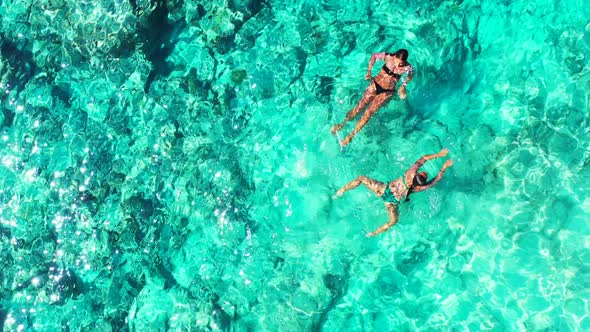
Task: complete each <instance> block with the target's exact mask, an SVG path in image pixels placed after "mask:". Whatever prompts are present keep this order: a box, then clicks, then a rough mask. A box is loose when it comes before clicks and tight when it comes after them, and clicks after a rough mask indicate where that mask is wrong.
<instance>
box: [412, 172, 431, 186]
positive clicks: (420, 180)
mask: <svg viewBox="0 0 590 332" xmlns="http://www.w3.org/2000/svg"><path fill="white" fill-rule="evenodd" d="M426 180H428V174H426V173H425V172H420V173H418V174H416V176H414V180H413V181H412V186H416V185H418V186H423V185H425V184H426Z"/></svg>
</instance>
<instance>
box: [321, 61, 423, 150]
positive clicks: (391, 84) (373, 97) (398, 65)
mask: <svg viewBox="0 0 590 332" xmlns="http://www.w3.org/2000/svg"><path fill="white" fill-rule="evenodd" d="M377 60H383V61H384V62H385V66H387V68H389V70H390V71H392V72H394V73H396V74H399V75H403V74H406V73H407V74H408V75H407V76H406V79H405V80H404V82H403V83H402V84H401V87H400V89H399V91H398V95H399V97H400V98H401V99H406V97H407V95H406V85H407V84H408V82H410V81H411V80H412V77H413V76H414V68H413V67H412V65H411V64H410V63H409V62H407V61H404V60H402V59H400V58H398V57H397V56H395V55H393V54H391V53H373V55H371V59H370V60H369V69H368V70H367V74H366V75H365V80H371V83H370V84H369V86H368V87H367V89H366V90H365V92H364V94H363V97H362V98H361V100H360V101H359V102H358V104H357V105H356V106H355V107H354V108H353V109H352V110H351V111H350V112H348V113H347V114H346V117H345V118H344V121H342V122H341V123H337V124H335V125H334V126H333V127H332V130H331V131H332V134H336V133H337V132H338V131H340V130H342V127H344V125H345V124H346V122H347V121H349V120H352V119H354V118H355V117H356V116H357V115H358V114H359V113H360V111H362V110H363V109H364V108H365V107H366V106H367V105H369V106H368V107H367V109H366V110H365V113H364V114H363V116H362V117H361V119H360V120H359V121H358V122H357V123H356V126H355V127H354V129H353V130H352V132H351V133H350V134H349V135H348V136H346V138H344V139H343V140H342V142H340V145H342V146H346V145H347V144H348V143H350V141H351V140H352V138H353V137H354V135H356V134H357V133H358V132H359V131H360V130H361V129H362V128H363V127H364V126H365V125H366V124H367V122H369V119H370V118H371V117H372V116H373V114H375V113H376V112H377V110H379V108H381V106H383V105H385V104H386V103H387V102H388V101H389V99H391V97H392V96H393V95H394V93H395V86H396V85H397V82H398V80H399V78H398V77H396V76H393V75H390V74H388V73H387V72H386V71H385V70H384V69H383V68H381V70H379V73H377V75H376V76H375V77H372V70H373V65H374V64H375V61H377ZM375 83H377V84H379V85H380V86H381V87H382V88H383V89H386V90H390V91H388V92H382V93H380V94H377V88H376V86H375Z"/></svg>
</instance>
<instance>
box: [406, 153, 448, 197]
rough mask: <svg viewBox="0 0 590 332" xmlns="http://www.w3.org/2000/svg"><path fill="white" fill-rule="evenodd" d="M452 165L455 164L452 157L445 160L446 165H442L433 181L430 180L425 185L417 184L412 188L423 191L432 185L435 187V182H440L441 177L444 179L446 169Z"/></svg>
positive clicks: (414, 190)
mask: <svg viewBox="0 0 590 332" xmlns="http://www.w3.org/2000/svg"><path fill="white" fill-rule="evenodd" d="M451 166H453V161H452V160H451V159H449V160H447V161H445V163H444V165H443V166H442V168H441V169H440V171H438V174H437V175H436V177H435V178H434V179H432V180H431V181H429V182H428V183H427V184H425V185H423V186H415V187H414V189H412V191H413V192H418V191H423V190H426V189H428V188H430V187H433V186H434V185H435V184H437V183H438V181H440V179H442V176H443V174H444V173H445V170H446V169H447V168H449V167H451Z"/></svg>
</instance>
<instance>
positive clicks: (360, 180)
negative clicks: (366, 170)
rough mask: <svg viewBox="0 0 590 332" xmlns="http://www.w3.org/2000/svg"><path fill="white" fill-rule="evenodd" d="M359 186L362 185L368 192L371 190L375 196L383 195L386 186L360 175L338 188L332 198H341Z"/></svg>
mask: <svg viewBox="0 0 590 332" xmlns="http://www.w3.org/2000/svg"><path fill="white" fill-rule="evenodd" d="M361 184H364V185H365V187H367V188H368V189H369V190H371V191H372V192H373V193H375V195H377V196H381V195H383V192H384V191H385V186H386V184H385V183H383V182H381V181H377V180H373V179H371V178H368V177H366V176H364V175H360V176H359V177H357V178H356V179H354V180H352V181H350V182H349V183H347V184H346V185H345V186H344V187H342V188H340V189H339V190H338V191H337V192H336V195H334V197H339V196H342V195H343V194H344V193H345V192H347V191H349V190H351V189H354V188H356V187H358V186H360V185H361Z"/></svg>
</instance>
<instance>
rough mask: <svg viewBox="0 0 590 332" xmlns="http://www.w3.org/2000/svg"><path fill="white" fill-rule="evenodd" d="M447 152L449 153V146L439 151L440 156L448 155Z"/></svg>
mask: <svg viewBox="0 0 590 332" xmlns="http://www.w3.org/2000/svg"><path fill="white" fill-rule="evenodd" d="M447 154H449V149H447V148H443V149H442V150H440V152H439V153H438V156H439V157H446V156H447Z"/></svg>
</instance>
